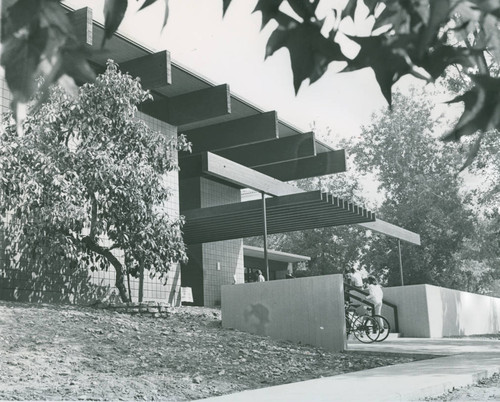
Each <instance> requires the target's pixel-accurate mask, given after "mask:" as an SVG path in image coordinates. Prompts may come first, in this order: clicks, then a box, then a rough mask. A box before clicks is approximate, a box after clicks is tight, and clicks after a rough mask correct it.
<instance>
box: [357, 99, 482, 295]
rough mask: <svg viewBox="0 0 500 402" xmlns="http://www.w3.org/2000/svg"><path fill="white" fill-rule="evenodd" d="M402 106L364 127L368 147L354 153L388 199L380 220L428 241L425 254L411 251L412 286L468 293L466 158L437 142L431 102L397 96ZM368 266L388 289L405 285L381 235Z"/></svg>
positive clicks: (407, 265)
mask: <svg viewBox="0 0 500 402" xmlns="http://www.w3.org/2000/svg"><path fill="white" fill-rule="evenodd" d="M395 100H396V102H395V104H394V110H393V111H392V113H389V112H381V113H380V114H378V115H376V116H375V117H374V121H373V123H372V124H371V125H370V126H368V127H364V128H363V133H362V136H361V137H362V141H360V142H359V143H358V144H357V145H356V146H355V147H353V149H352V150H351V152H354V154H355V157H356V161H357V163H358V164H359V167H360V168H361V169H362V170H363V171H365V172H370V173H371V174H374V175H375V177H376V178H377V179H378V181H379V190H380V191H381V192H383V193H384V194H385V195H386V196H385V199H384V201H383V203H382V205H381V207H380V209H379V211H377V213H378V216H379V217H380V218H381V219H384V217H385V216H387V217H390V219H391V222H393V223H394V224H396V225H400V226H402V227H405V228H407V229H408V230H411V231H414V232H416V233H419V234H420V236H421V241H422V245H421V246H420V247H413V246H406V247H405V246H404V244H403V247H402V249H403V250H402V251H403V266H404V277H405V284H412V283H430V284H436V285H442V286H446V287H453V288H462V289H463V288H465V287H466V285H465V282H466V280H465V278H464V273H463V272H462V271H461V269H460V266H459V264H458V262H459V261H458V260H457V259H456V258H455V256H456V254H457V253H458V252H459V251H460V250H461V248H462V246H463V243H464V241H466V239H468V237H469V236H471V235H472V233H473V232H474V230H473V216H472V214H471V212H470V211H469V210H468V209H467V208H466V207H465V205H464V203H463V200H462V198H461V195H460V189H461V186H462V180H461V178H460V177H459V176H457V175H456V171H457V167H458V166H459V163H460V160H459V155H457V153H456V152H454V151H453V149H452V148H451V147H450V145H449V144H446V143H441V142H437V141H436V140H435V138H433V133H434V131H435V130H436V128H437V125H438V122H437V121H436V119H435V118H434V117H433V109H434V107H433V105H432V104H431V103H430V101H429V100H428V99H426V98H425V97H423V96H421V95H419V94H417V93H413V94H411V95H410V96H403V95H401V94H399V93H396V95H395ZM410 110H411V113H408V111H410ZM365 262H366V264H367V265H368V266H369V267H370V269H371V270H373V271H377V272H378V273H379V275H381V276H382V277H384V278H385V280H386V281H387V283H388V284H390V285H394V284H399V283H400V274H399V255H398V251H397V246H396V244H395V242H394V240H393V239H390V238H387V237H379V236H374V239H373V244H372V246H371V251H370V253H369V254H368V258H367V259H366V260H365Z"/></svg>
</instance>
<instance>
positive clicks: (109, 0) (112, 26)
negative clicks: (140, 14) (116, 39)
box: [101, 0, 128, 47]
mask: <svg viewBox="0 0 500 402" xmlns="http://www.w3.org/2000/svg"><path fill="white" fill-rule="evenodd" d="M127 3H128V1H127V0H105V3H104V37H103V38H102V44H101V47H104V44H105V43H106V40H108V39H109V38H111V36H112V35H113V34H114V33H115V32H116V30H117V29H118V27H119V26H120V24H121V22H122V20H123V17H124V16H125V11H127Z"/></svg>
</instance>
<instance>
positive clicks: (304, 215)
mask: <svg viewBox="0 0 500 402" xmlns="http://www.w3.org/2000/svg"><path fill="white" fill-rule="evenodd" d="M265 204H266V223H267V233H269V234H272V233H285V232H292V231H297V230H306V229H314V228H318V227H328V226H339V225H349V224H356V223H363V222H373V221H375V214H373V213H372V212H370V211H368V210H366V209H364V208H361V207H358V206H356V205H353V204H351V203H349V202H347V201H345V200H343V199H341V198H338V197H334V196H332V195H331V194H328V193H323V192H321V191H310V192H304V193H298V194H291V195H284V196H279V197H273V198H266V203H265ZM181 213H182V215H184V216H185V218H186V223H185V225H184V228H183V231H184V241H185V242H186V243H187V244H197V243H209V242H214V241H221V240H229V239H241V238H245V237H251V236H259V235H262V234H263V233H264V223H263V201H262V200H254V201H245V202H240V203H234V204H226V205H219V206H215V207H208V208H199V209H193V210H187V211H181Z"/></svg>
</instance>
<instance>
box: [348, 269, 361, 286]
mask: <svg viewBox="0 0 500 402" xmlns="http://www.w3.org/2000/svg"><path fill="white" fill-rule="evenodd" d="M348 272H349V273H348V274H347V278H348V279H349V282H350V284H351V285H352V286H354V287H356V288H359V289H361V288H362V287H363V277H362V276H361V272H359V271H357V270H356V269H354V268H350V269H349V271H348Z"/></svg>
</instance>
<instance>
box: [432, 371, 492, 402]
mask: <svg viewBox="0 0 500 402" xmlns="http://www.w3.org/2000/svg"><path fill="white" fill-rule="evenodd" d="M425 400H426V401H443V402H445V401H446V402H448V401H469V402H470V401H500V375H499V374H494V375H493V377H491V378H485V379H483V380H480V381H479V382H478V383H477V384H474V385H470V386H468V387H463V388H458V389H454V390H451V391H449V392H447V393H445V394H443V395H440V396H438V397H435V398H426V399H425Z"/></svg>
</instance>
